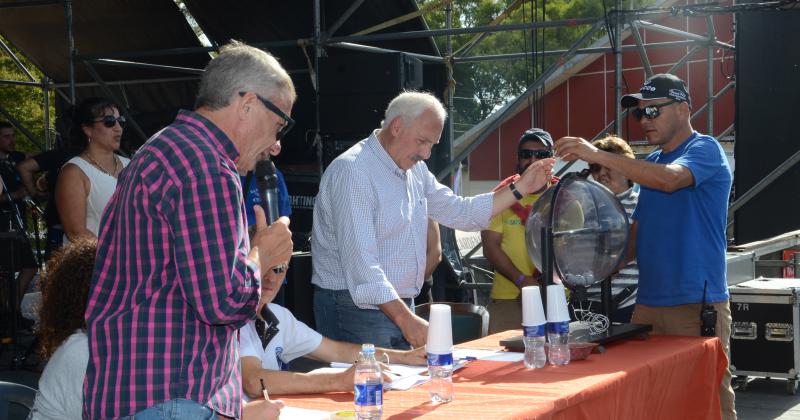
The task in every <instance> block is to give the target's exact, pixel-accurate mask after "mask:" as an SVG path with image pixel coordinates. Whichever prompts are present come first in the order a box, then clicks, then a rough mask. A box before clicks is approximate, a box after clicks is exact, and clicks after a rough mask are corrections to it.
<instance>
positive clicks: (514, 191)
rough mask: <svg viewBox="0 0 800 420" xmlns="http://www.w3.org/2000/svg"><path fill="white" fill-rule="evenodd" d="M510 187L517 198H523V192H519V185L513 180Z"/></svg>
mask: <svg viewBox="0 0 800 420" xmlns="http://www.w3.org/2000/svg"><path fill="white" fill-rule="evenodd" d="M508 189H510V190H511V193H512V194H514V197H516V198H517V200H522V193H521V192H519V190H518V189H517V186H516V185H514V183H513V182H512V183H510V184H508Z"/></svg>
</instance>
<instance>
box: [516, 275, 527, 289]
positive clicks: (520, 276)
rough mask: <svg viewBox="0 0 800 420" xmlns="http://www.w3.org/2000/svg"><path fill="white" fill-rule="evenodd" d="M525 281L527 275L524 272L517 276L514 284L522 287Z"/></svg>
mask: <svg viewBox="0 0 800 420" xmlns="http://www.w3.org/2000/svg"><path fill="white" fill-rule="evenodd" d="M523 281H525V275H524V274H520V275H519V277H517V279H516V280H514V284H516V285H517V287H520V286H521V285H522V282H523Z"/></svg>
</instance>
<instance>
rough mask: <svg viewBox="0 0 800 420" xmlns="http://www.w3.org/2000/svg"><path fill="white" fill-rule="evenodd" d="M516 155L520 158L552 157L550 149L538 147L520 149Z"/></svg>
mask: <svg viewBox="0 0 800 420" xmlns="http://www.w3.org/2000/svg"><path fill="white" fill-rule="evenodd" d="M517 157H518V158H520V159H530V158H534V157H535V158H536V159H547V158H551V157H553V151H552V150H550V149H538V150H531V149H520V150H519V151H518V152H517Z"/></svg>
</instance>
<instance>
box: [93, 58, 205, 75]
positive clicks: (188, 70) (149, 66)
mask: <svg viewBox="0 0 800 420" xmlns="http://www.w3.org/2000/svg"><path fill="white" fill-rule="evenodd" d="M86 61H88V62H91V63H96V64H107V65H110V66H128V67H139V68H144V69H153V70H167V71H176V72H179V73H189V74H203V72H204V71H205V70H203V69H193V68H189V67H177V66H165V65H163V64H150V63H138V62H135V61H123V60H112V59H108V58H99V59H96V60H86Z"/></svg>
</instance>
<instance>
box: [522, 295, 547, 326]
mask: <svg viewBox="0 0 800 420" xmlns="http://www.w3.org/2000/svg"><path fill="white" fill-rule="evenodd" d="M546 322H547V320H546V319H545V317H544V308H543V307H542V292H541V291H540V290H539V286H526V287H523V288H522V325H523V326H525V327H533V326H536V325H542V324H544V323H546Z"/></svg>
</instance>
